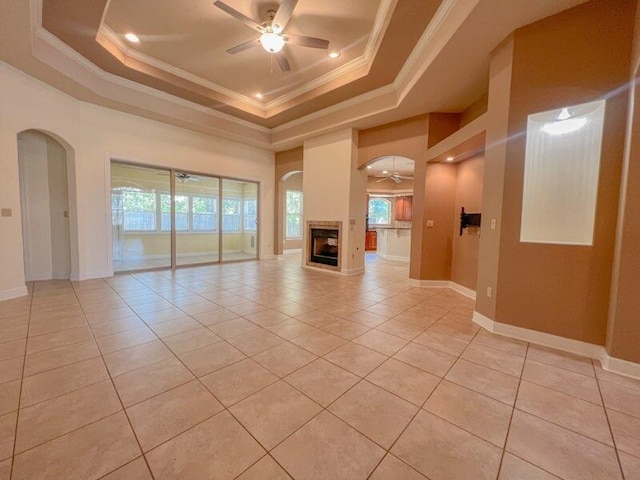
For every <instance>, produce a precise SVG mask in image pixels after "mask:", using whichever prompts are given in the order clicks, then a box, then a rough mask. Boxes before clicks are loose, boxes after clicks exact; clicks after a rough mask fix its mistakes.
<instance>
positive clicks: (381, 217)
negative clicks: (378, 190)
mask: <svg viewBox="0 0 640 480" xmlns="http://www.w3.org/2000/svg"><path fill="white" fill-rule="evenodd" d="M389 224H391V202H390V201H389V200H387V199H386V198H370V199H369V225H389Z"/></svg>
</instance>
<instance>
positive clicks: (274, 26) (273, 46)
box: [213, 0, 329, 72]
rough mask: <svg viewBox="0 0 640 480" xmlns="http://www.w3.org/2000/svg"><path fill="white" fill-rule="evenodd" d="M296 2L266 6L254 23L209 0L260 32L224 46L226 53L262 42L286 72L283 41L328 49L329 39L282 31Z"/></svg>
mask: <svg viewBox="0 0 640 480" xmlns="http://www.w3.org/2000/svg"><path fill="white" fill-rule="evenodd" d="M297 3H298V0H283V2H282V3H281V4H280V7H278V10H277V11H274V10H269V11H268V12H267V19H266V20H265V21H264V22H262V23H258V22H256V21H255V20H253V19H252V18H249V17H247V16H246V15H244V14H242V13H240V12H239V11H237V10H236V9H234V8H232V7H230V6H229V5H227V4H226V3H224V2H220V1H215V2H213V4H214V5H215V6H216V7H218V8H219V9H220V10H223V11H224V12H226V13H228V14H229V15H231V16H232V17H234V18H236V19H237V20H240V21H241V22H242V23H244V24H245V25H247V26H249V27H251V28H252V29H254V30H256V31H257V32H258V33H259V34H260V36H259V37H256V38H253V39H251V40H248V41H246V42H243V43H241V44H239V45H236V46H235V47H232V48H230V49H229V50H227V53H230V54H232V55H235V54H236V53H240V52H244V51H245V50H248V49H250V48H253V47H257V46H258V45H262V48H264V49H265V51H267V52H269V53H271V54H273V56H274V57H275V58H276V61H277V62H278V65H279V66H280V70H282V71H283V72H288V71H289V70H291V64H290V63H289V59H288V58H287V54H286V52H285V50H283V48H284V46H285V45H297V46H300V47H310V48H320V49H324V50H326V49H328V48H329V40H325V39H323V38H316V37H308V36H306V35H292V34H287V33H284V29H285V27H286V26H287V23H289V20H291V15H292V14H293V10H294V9H295V8H296V4H297Z"/></svg>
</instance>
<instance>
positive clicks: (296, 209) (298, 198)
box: [285, 190, 302, 238]
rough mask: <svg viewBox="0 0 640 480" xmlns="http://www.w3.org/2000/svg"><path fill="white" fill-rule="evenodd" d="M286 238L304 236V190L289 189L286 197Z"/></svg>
mask: <svg viewBox="0 0 640 480" xmlns="http://www.w3.org/2000/svg"><path fill="white" fill-rule="evenodd" d="M285 210H286V217H287V218H286V233H285V237H286V238H302V192H296V191H294V190H287V193H286V197H285Z"/></svg>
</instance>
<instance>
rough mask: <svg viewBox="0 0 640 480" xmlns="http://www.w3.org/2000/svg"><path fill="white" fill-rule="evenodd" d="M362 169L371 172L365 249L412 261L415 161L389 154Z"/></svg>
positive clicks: (368, 163) (368, 180)
mask: <svg viewBox="0 0 640 480" xmlns="http://www.w3.org/2000/svg"><path fill="white" fill-rule="evenodd" d="M362 168H363V169H364V170H365V171H366V172H367V200H366V201H367V232H366V235H365V250H366V251H367V252H371V253H372V252H376V253H377V255H378V256H379V257H382V258H385V259H388V260H395V261H402V262H409V261H410V257H411V226H412V220H413V174H414V170H415V162H414V161H413V160H412V159H410V158H407V157H403V156H399V155H398V156H395V155H385V156H382V157H377V158H374V159H372V160H371V161H369V162H367V163H366V164H365V165H363V167H362Z"/></svg>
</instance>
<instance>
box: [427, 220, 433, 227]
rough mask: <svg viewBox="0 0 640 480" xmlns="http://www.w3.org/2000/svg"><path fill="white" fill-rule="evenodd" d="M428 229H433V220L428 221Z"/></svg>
mask: <svg viewBox="0 0 640 480" xmlns="http://www.w3.org/2000/svg"><path fill="white" fill-rule="evenodd" d="M427 228H433V220H427Z"/></svg>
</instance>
